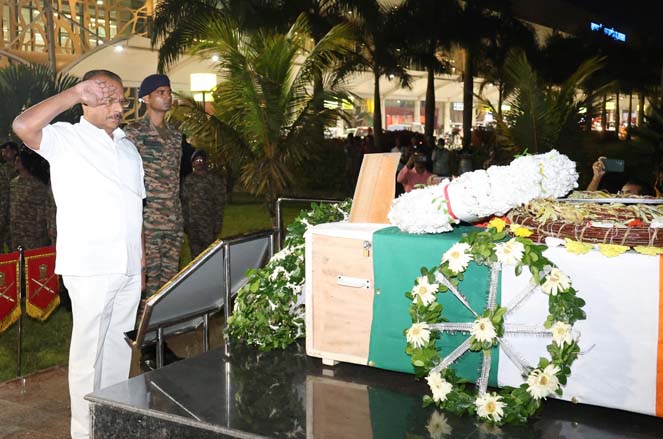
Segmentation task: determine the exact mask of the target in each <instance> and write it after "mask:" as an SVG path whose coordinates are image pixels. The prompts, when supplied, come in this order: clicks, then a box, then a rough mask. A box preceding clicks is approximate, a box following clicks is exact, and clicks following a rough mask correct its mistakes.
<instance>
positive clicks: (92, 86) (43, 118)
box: [12, 78, 115, 150]
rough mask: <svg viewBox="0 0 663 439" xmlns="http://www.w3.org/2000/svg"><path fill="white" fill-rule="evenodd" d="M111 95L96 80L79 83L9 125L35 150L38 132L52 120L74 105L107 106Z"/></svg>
mask: <svg viewBox="0 0 663 439" xmlns="http://www.w3.org/2000/svg"><path fill="white" fill-rule="evenodd" d="M114 93H115V86H114V85H113V84H112V83H109V82H107V81H105V80H104V78H100V79H90V80H88V81H83V82H79V83H78V84H76V85H75V86H73V87H71V88H68V89H67V90H65V91H63V92H61V93H58V94H57V95H55V96H51V97H50V98H48V99H46V100H44V101H41V102H40V103H38V104H36V105H33V106H32V107H30V108H28V109H27V110H25V111H24V112H23V113H21V114H19V115H18V116H17V117H16V119H14V122H13V123H12V129H13V130H14V132H15V133H16V135H17V136H18V137H19V138H20V139H21V140H22V141H23V143H25V144H26V145H27V146H29V147H30V148H31V149H34V150H38V149H39V145H40V144H41V135H42V130H43V129H44V127H45V126H46V125H48V124H49V123H51V121H52V120H53V119H55V117H56V116H57V115H58V114H60V113H62V112H64V111H66V110H68V109H69V108H71V107H73V106H74V105H76V104H83V105H89V106H90V107H96V106H98V105H102V104H106V103H107V102H110V99H111V98H112V96H113V94H114Z"/></svg>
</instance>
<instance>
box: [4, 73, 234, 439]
mask: <svg viewBox="0 0 663 439" xmlns="http://www.w3.org/2000/svg"><path fill="white" fill-rule="evenodd" d="M138 96H139V98H140V100H141V102H142V103H144V105H145V107H146V114H145V117H144V118H143V119H141V120H139V121H137V122H135V123H132V124H130V125H128V126H126V127H124V129H122V128H121V127H120V125H121V123H122V115H123V111H124V109H125V108H126V107H127V104H128V102H127V100H126V99H125V97H124V88H123V84H122V79H121V78H120V77H119V76H117V75H116V74H115V73H113V72H110V71H107V70H92V71H90V72H88V73H86V74H85V76H84V77H83V80H82V81H81V82H80V83H78V84H77V85H75V86H74V87H72V88H69V89H67V90H65V91H63V92H61V93H59V94H57V95H55V96H53V97H51V98H49V99H46V100H45V101H42V102H40V103H38V104H36V105H34V106H33V107H30V108H29V109H27V110H26V111H24V112H23V113H22V114H20V115H19V116H18V117H17V118H16V119H15V120H14V123H13V125H12V128H13V130H14V132H15V133H16V134H17V136H18V137H19V138H20V139H21V140H22V141H23V145H21V146H20V147H19V146H18V145H17V144H16V143H12V142H7V143H5V144H4V145H3V158H4V164H3V165H2V166H0V181H1V182H2V197H1V198H0V202H1V203H2V204H1V206H0V207H2V217H1V218H0V219H1V220H2V222H0V232H2V235H1V236H2V239H3V248H4V250H5V251H14V250H15V248H16V246H17V245H19V244H20V245H21V246H23V247H24V248H35V247H43V246H45V245H49V244H55V245H56V264H55V272H56V273H57V274H59V275H61V276H62V281H63V283H64V286H65V287H66V289H67V292H68V295H69V297H70V299H71V307H72V317H73V321H74V323H73V330H72V337H71V346H70V356H69V392H70V399H71V414H72V417H71V436H72V437H73V438H87V437H89V429H90V417H89V416H90V414H89V406H88V403H87V402H86V401H85V400H84V396H85V395H87V394H89V393H91V392H93V391H95V390H98V389H100V388H103V387H107V386H109V385H112V384H114V383H117V382H120V381H124V380H126V379H127V378H128V374H129V364H130V359H131V349H130V348H129V346H128V345H127V343H126V342H125V341H124V333H125V332H127V331H129V330H131V329H133V328H134V326H135V323H136V318H137V311H138V307H139V304H140V302H141V297H142V298H143V299H144V298H145V297H146V296H149V295H151V294H153V293H154V292H156V291H157V290H158V289H159V288H161V286H163V285H164V284H165V283H166V282H167V281H169V280H170V279H171V278H172V277H173V276H174V275H175V274H176V273H177V271H178V268H179V260H180V249H181V247H182V240H183V234H184V233H185V232H186V233H187V234H188V235H189V238H190V245H191V249H192V256H196V255H197V253H199V252H200V251H202V250H204V249H205V248H206V247H207V246H208V245H209V244H211V243H212V242H213V241H214V240H215V239H216V238H217V236H218V235H219V234H220V232H221V226H222V217H223V209H224V205H225V184H224V182H223V179H221V178H220V177H218V176H217V175H216V174H214V173H212V172H211V171H210V170H209V167H208V157H207V154H206V153H205V152H204V151H195V152H194V153H193V154H192V155H189V156H188V157H187V155H188V154H185V153H183V150H186V149H185V148H186V146H187V144H186V143H185V142H184V139H183V136H182V133H181V132H180V131H179V130H178V129H177V127H175V126H173V125H171V124H169V123H168V122H166V120H165V114H166V112H167V111H168V110H169V109H170V107H171V105H172V91H171V88H170V81H169V79H168V77H167V76H165V75H160V74H155V75H150V76H148V77H147V78H145V79H144V80H143V82H142V83H141V85H140V88H139V92H138ZM78 104H80V105H82V109H83V116H82V117H81V119H80V122H78V123H73V124H72V123H67V122H58V123H52V121H53V119H54V118H55V117H56V116H58V115H59V114H60V113H62V112H63V111H65V110H67V109H68V108H71V107H72V106H74V105H78ZM187 162H188V163H187ZM183 163H184V164H188V165H190V169H191V171H192V172H191V173H189V174H188V175H186V174H187V173H186V172H183V169H186V167H187V166H183ZM40 170H41V171H45V172H40ZM183 174H184V177H183V178H182V175H183ZM40 176H41V177H42V180H40V178H39V177H40ZM56 223H57V226H55V224H56ZM56 232H57V236H56Z"/></svg>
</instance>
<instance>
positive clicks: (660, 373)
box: [656, 255, 663, 418]
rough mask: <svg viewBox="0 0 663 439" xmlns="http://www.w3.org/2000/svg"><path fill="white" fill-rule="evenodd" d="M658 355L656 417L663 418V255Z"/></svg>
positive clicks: (660, 257) (659, 265) (659, 302)
mask: <svg viewBox="0 0 663 439" xmlns="http://www.w3.org/2000/svg"><path fill="white" fill-rule="evenodd" d="M658 261H659V262H658V353H657V358H656V416H658V417H659V418H663V255H662V256H659V259H658Z"/></svg>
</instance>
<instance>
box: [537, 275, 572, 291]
mask: <svg viewBox="0 0 663 439" xmlns="http://www.w3.org/2000/svg"><path fill="white" fill-rule="evenodd" d="M570 286H571V280H570V279H569V277H568V276H567V275H566V274H564V272H563V271H562V270H560V269H559V268H553V269H552V270H550V273H548V275H547V276H546V281H545V282H544V283H543V285H541V289H542V290H543V292H544V293H546V294H552V295H553V296H556V295H557V293H561V292H563V291H564V290H566V289H567V288H569V287H570Z"/></svg>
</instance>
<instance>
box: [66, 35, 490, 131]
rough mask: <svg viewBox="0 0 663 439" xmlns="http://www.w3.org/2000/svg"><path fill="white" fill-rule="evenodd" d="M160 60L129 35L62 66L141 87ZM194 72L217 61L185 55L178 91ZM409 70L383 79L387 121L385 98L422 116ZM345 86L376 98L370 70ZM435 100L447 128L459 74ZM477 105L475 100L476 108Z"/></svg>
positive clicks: (438, 82)
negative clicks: (107, 73)
mask: <svg viewBox="0 0 663 439" xmlns="http://www.w3.org/2000/svg"><path fill="white" fill-rule="evenodd" d="M157 63H158V53H157V51H156V50H155V49H152V47H151V45H150V40H149V39H147V38H145V37H141V36H130V37H123V38H118V39H115V40H113V41H110V42H109V43H107V44H105V45H103V46H99V47H98V48H96V49H94V50H92V51H90V52H88V53H86V54H85V55H84V56H82V57H80V58H79V59H77V60H76V61H74V62H72V63H71V64H69V65H68V66H67V67H65V68H64V69H63V72H65V73H69V74H72V75H75V76H83V74H84V73H85V72H86V71H88V70H92V69H107V70H111V71H113V72H115V73H117V74H118V75H119V76H120V77H121V78H122V79H123V81H124V84H125V86H127V87H138V86H139V85H140V83H141V81H142V80H143V78H145V77H146V76H148V75H150V74H152V73H156V70H157ZM193 73H213V74H217V73H218V72H217V71H216V70H215V69H214V61H212V60H211V59H202V58H199V57H192V56H188V55H185V56H182V57H181V58H180V59H179V61H178V62H177V63H175V64H174V65H173V66H172V67H171V68H170V70H169V71H168V76H169V77H170V80H171V84H172V88H173V89H174V90H175V91H178V92H186V93H190V92H192V90H191V83H190V77H191V74H193ZM409 73H410V74H411V75H412V85H411V87H410V88H402V87H401V86H400V85H399V83H398V81H397V80H395V79H390V78H388V77H382V78H381V79H380V93H381V100H382V106H381V107H382V111H383V120H384V121H386V120H387V119H386V117H385V116H386V115H385V114H384V112H385V109H386V105H385V100H405V101H412V103H413V107H414V121H418V120H419V116H420V105H416V103H417V102H420V101H425V96H426V83H427V79H426V72H424V71H416V70H410V72H409ZM480 83H481V81H480V80H478V79H475V87H474V89H475V90H474V91H475V93H478V91H479V85H480ZM346 87H347V89H348V90H349V91H351V92H352V93H354V94H355V95H356V96H358V97H360V98H362V99H367V100H372V99H373V89H374V78H373V75H372V74H370V73H356V74H354V75H353V76H352V77H350V78H349V79H348V81H347V84H346ZM195 91H200V90H195ZM484 96H485V97H487V98H488V99H490V100H491V101H493V102H496V101H497V93H496V88H494V87H492V88H491V87H488V88H486V89H485V90H484ZM435 100H436V102H437V105H438V106H439V107H440V109H441V110H442V111H441V115H440V122H442V123H443V124H444V126H445V129H447V128H448V124H449V122H448V119H449V116H448V114H449V113H448V112H449V110H448V108H449V107H450V103H452V102H462V101H463V83H462V81H461V80H460V78H459V76H458V75H455V76H452V75H438V76H437V77H436V78H435ZM477 106H478V105H477V102H476V101H475V108H476V107H477ZM442 123H441V125H442ZM385 128H386V127H385Z"/></svg>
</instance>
